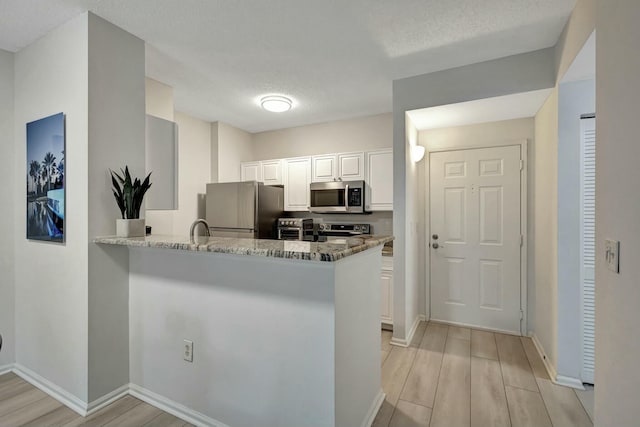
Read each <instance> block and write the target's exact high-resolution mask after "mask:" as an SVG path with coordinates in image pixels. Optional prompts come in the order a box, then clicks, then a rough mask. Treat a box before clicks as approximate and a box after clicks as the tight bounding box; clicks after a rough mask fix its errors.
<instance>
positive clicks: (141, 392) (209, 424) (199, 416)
mask: <svg viewBox="0 0 640 427" xmlns="http://www.w3.org/2000/svg"><path fill="white" fill-rule="evenodd" d="M129 394H130V395H131V396H133V397H137V398H138V399H140V400H142V401H143V402H147V403H148V404H149V405H153V406H155V407H156V408H159V409H162V410H163V411H165V412H168V413H170V414H171V415H175V416H176V417H178V418H180V419H182V420H185V421H187V422H189V423H191V424H193V425H195V426H198V427H229V426H228V425H226V424H224V423H222V422H220V421H217V420H214V419H213V418H210V417H208V416H206V415H204V414H203V413H200V412H198V411H194V410H193V409H190V408H187V407H186V406H184V405H182V404H180V403H178V402H175V401H173V400H171V399H167V398H166V397H164V396H161V395H159V394H157V393H154V392H152V391H150V390H147V389H145V388H143V387H140V386H138V385H136V384H129Z"/></svg>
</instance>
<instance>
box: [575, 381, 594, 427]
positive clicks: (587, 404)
mask: <svg viewBox="0 0 640 427" xmlns="http://www.w3.org/2000/svg"><path fill="white" fill-rule="evenodd" d="M584 388H585V389H584V390H574V391H575V392H576V395H577V396H578V399H579V400H580V403H582V407H583V408H584V410H585V411H587V415H589V418H591V421H593V408H594V406H595V402H594V397H595V396H594V390H593V386H592V385H588V384H587V385H585V387H584Z"/></svg>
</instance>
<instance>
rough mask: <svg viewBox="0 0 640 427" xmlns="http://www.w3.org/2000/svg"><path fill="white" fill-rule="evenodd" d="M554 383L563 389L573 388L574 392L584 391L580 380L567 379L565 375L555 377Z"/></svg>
mask: <svg viewBox="0 0 640 427" xmlns="http://www.w3.org/2000/svg"><path fill="white" fill-rule="evenodd" d="M554 383H556V384H558V385H563V386H565V387H571V388H575V389H576V390H584V385H583V384H582V380H579V379H578V378H573V377H567V376H565V375H556V380H555V381H554Z"/></svg>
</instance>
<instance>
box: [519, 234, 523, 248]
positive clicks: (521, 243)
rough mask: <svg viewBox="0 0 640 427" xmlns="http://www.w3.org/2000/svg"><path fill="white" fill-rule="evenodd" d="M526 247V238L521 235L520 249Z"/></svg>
mask: <svg viewBox="0 0 640 427" xmlns="http://www.w3.org/2000/svg"><path fill="white" fill-rule="evenodd" d="M523 246H524V236H523V235H522V234H521V235H520V247H523Z"/></svg>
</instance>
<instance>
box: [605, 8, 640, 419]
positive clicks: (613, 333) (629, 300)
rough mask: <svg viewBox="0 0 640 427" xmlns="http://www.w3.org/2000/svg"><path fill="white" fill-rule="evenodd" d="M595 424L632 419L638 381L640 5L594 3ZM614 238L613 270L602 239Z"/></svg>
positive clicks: (636, 409)
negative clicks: (617, 264) (617, 270)
mask: <svg viewBox="0 0 640 427" xmlns="http://www.w3.org/2000/svg"><path fill="white" fill-rule="evenodd" d="M596 5H597V9H596V17H597V18H596V31H597V40H596V51H597V58H596V64H597V65H596V70H597V71H596V73H597V74H596V96H597V100H596V110H597V114H598V116H597V118H596V139H597V149H596V176H597V179H596V255H597V256H596V378H595V382H596V384H597V386H596V388H595V418H596V419H595V425H596V426H613V425H616V426H633V425H637V424H638V418H639V416H640V407H639V406H638V398H637V386H638V383H639V382H640V370H639V369H638V360H639V359H640V339H639V338H638V330H640V314H639V310H638V302H639V301H640V262H638V260H640V238H639V237H640V220H639V219H640V194H639V190H638V182H639V181H640V169H639V168H638V159H640V144H639V143H638V108H637V105H638V99H640V83H638V76H639V75H640V55H638V44H637V40H640V26H638V21H640V2H638V1H637V0H619V1H616V2H615V6H613V5H612V4H611V1H609V0H596ZM605 239H615V240H619V241H620V274H615V273H614V272H611V271H609V270H607V268H606V266H605V263H604V240H605Z"/></svg>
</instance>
